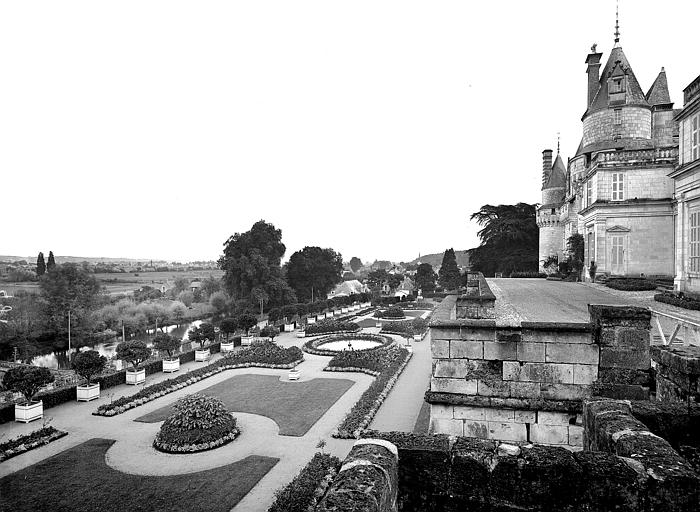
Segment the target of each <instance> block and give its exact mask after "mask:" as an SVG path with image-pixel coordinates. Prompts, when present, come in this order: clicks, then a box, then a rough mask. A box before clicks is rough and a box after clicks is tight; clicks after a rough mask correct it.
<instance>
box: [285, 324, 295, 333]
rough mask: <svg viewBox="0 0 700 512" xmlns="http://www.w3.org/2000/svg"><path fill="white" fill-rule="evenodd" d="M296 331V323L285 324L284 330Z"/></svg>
mask: <svg viewBox="0 0 700 512" xmlns="http://www.w3.org/2000/svg"><path fill="white" fill-rule="evenodd" d="M292 331H294V324H284V332H292Z"/></svg>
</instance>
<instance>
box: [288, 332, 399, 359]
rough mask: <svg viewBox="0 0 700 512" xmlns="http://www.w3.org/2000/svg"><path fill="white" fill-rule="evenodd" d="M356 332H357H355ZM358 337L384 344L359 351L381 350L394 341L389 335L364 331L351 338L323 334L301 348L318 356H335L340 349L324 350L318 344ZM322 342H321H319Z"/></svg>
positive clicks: (341, 335)
mask: <svg viewBox="0 0 700 512" xmlns="http://www.w3.org/2000/svg"><path fill="white" fill-rule="evenodd" d="M355 334H356V333H355ZM357 339H360V340H361V339H366V340H371V341H377V342H381V343H382V344H381V345H379V346H377V347H371V348H365V349H360V350H358V352H371V351H373V350H381V349H385V348H387V347H389V346H391V345H392V344H393V343H394V340H393V338H390V337H389V336H383V335H381V334H369V333H364V334H360V335H359V336H358V335H355V336H354V337H352V338H350V337H348V335H347V334H331V335H327V336H323V337H321V338H316V339H313V340H309V341H307V342H306V343H304V344H303V345H302V346H301V350H303V351H304V352H307V353H309V354H313V355H316V356H335V355H336V354H338V352H339V351H338V350H323V349H321V348H318V345H324V344H326V343H331V342H333V341H343V340H348V341H352V340H357ZM319 342H320V343H319Z"/></svg>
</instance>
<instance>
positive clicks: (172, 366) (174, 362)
mask: <svg viewBox="0 0 700 512" xmlns="http://www.w3.org/2000/svg"><path fill="white" fill-rule="evenodd" d="M179 369H180V358H179V357H176V358H175V359H163V371H164V372H165V373H171V372H176V371H178V370H179Z"/></svg>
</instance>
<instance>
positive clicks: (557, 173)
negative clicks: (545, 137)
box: [544, 153, 566, 188]
mask: <svg viewBox="0 0 700 512" xmlns="http://www.w3.org/2000/svg"><path fill="white" fill-rule="evenodd" d="M544 188H566V167H565V166H564V162H563V161H562V159H561V155H560V154H559V153H557V158H556V160H554V164H552V172H550V173H549V179H548V180H547V183H546V184H545V186H544Z"/></svg>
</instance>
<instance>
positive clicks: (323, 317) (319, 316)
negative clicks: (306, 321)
mask: <svg viewBox="0 0 700 512" xmlns="http://www.w3.org/2000/svg"><path fill="white" fill-rule="evenodd" d="M325 319H326V314H325V313H323V314H322V315H316V320H325Z"/></svg>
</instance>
